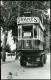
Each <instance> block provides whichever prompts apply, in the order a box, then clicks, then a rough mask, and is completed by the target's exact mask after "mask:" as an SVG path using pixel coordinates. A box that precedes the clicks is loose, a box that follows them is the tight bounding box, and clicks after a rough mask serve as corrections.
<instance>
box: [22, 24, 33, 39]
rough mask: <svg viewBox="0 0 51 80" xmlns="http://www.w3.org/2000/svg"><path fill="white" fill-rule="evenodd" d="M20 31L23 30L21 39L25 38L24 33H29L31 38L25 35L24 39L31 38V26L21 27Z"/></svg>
mask: <svg viewBox="0 0 51 80" xmlns="http://www.w3.org/2000/svg"><path fill="white" fill-rule="evenodd" d="M22 30H23V37H25V36H24V34H25V33H26V34H27V33H29V34H30V33H31V36H30V35H29V36H28V35H26V37H30V38H32V37H33V33H32V32H33V26H32V25H31V26H22Z"/></svg>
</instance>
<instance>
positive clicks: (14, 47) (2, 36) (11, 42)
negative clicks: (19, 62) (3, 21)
mask: <svg viewBox="0 0 51 80" xmlns="http://www.w3.org/2000/svg"><path fill="white" fill-rule="evenodd" d="M48 14H49V18H50V9H48ZM2 30H3V29H2V28H1V41H2V43H1V46H2V44H3V40H4V34H3V33H2ZM11 33H12V31H9V33H8V39H7V43H9V44H10V46H11V50H14V49H16V44H15V43H14V41H13V37H12V36H11Z"/></svg>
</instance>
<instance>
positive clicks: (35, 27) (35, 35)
mask: <svg viewBox="0 0 51 80" xmlns="http://www.w3.org/2000/svg"><path fill="white" fill-rule="evenodd" d="M34 38H37V25H34Z"/></svg>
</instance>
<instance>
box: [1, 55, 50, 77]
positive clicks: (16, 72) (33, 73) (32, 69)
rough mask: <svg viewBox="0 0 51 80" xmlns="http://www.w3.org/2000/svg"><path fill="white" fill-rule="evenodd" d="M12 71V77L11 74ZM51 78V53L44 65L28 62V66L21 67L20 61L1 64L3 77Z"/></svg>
mask: <svg viewBox="0 0 51 80" xmlns="http://www.w3.org/2000/svg"><path fill="white" fill-rule="evenodd" d="M9 72H11V73H12V77H11V76H10V75H9ZM8 78H12V79H50V55H49V54H48V55H47V62H46V64H44V67H37V65H31V64H27V67H21V66H20V61H19V60H16V61H14V62H11V63H6V64H1V79H8Z"/></svg>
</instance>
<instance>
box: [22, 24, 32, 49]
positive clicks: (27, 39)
mask: <svg viewBox="0 0 51 80" xmlns="http://www.w3.org/2000/svg"><path fill="white" fill-rule="evenodd" d="M22 38H23V48H24V49H32V38H33V25H31V26H30V25H29V26H25V25H24V26H22Z"/></svg>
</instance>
